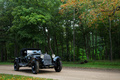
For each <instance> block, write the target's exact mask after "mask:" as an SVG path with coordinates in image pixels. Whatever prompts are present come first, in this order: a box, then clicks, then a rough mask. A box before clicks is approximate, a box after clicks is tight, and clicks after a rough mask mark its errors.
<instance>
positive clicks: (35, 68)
mask: <svg viewBox="0 0 120 80" xmlns="http://www.w3.org/2000/svg"><path fill="white" fill-rule="evenodd" d="M32 72H33V74H37V73H38V72H39V62H38V61H35V62H34V63H33V64H32Z"/></svg>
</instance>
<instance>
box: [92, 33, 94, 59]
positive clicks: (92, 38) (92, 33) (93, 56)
mask: <svg viewBox="0 0 120 80" xmlns="http://www.w3.org/2000/svg"><path fill="white" fill-rule="evenodd" d="M92 51H93V53H92V59H94V57H95V56H94V33H93V32H92Z"/></svg>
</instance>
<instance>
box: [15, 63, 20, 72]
mask: <svg viewBox="0 0 120 80" xmlns="http://www.w3.org/2000/svg"><path fill="white" fill-rule="evenodd" d="M14 70H15V71H19V64H18V63H17V62H15V63H14Z"/></svg>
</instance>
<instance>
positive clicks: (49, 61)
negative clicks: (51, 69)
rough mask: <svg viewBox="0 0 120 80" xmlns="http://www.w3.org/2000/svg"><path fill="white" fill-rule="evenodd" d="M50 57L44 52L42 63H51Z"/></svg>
mask: <svg viewBox="0 0 120 80" xmlns="http://www.w3.org/2000/svg"><path fill="white" fill-rule="evenodd" d="M51 62H52V60H51V57H50V55H48V54H44V65H51V64H52V63H51Z"/></svg>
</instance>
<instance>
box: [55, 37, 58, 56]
mask: <svg viewBox="0 0 120 80" xmlns="http://www.w3.org/2000/svg"><path fill="white" fill-rule="evenodd" d="M55 45H56V51H57V55H58V43H57V38H56V35H55Z"/></svg>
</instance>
